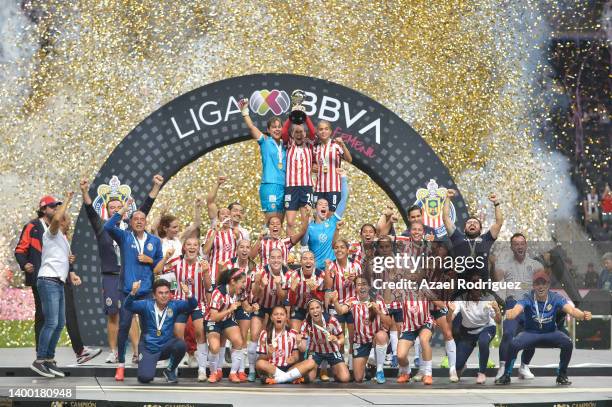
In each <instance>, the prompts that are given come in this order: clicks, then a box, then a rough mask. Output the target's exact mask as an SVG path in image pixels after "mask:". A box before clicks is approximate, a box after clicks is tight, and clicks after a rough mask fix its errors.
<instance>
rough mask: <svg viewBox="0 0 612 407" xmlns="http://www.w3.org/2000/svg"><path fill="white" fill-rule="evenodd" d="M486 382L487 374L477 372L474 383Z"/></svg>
mask: <svg viewBox="0 0 612 407" xmlns="http://www.w3.org/2000/svg"><path fill="white" fill-rule="evenodd" d="M486 382H487V376H485V374H484V373H478V376H476V383H477V384H485V383H486Z"/></svg>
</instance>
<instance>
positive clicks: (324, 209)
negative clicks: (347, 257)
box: [302, 169, 349, 269]
mask: <svg viewBox="0 0 612 407" xmlns="http://www.w3.org/2000/svg"><path fill="white" fill-rule="evenodd" d="M338 171H339V172H340V173H341V175H342V198H341V200H340V203H339V204H338V207H337V208H336V211H335V212H334V214H333V215H332V216H331V217H328V214H329V203H328V202H327V200H326V199H323V198H321V199H319V200H318V201H317V202H316V206H315V215H314V221H312V222H310V224H309V225H308V231H307V232H306V234H305V235H304V238H303V239H302V246H305V245H308V249H309V250H311V251H312V252H313V253H314V255H315V261H316V266H317V268H319V269H324V268H325V260H332V261H334V260H336V256H335V255H334V250H333V248H332V247H333V241H334V235H335V234H336V230H337V225H338V222H339V221H341V220H342V214H343V213H344V210H345V209H346V202H347V200H348V196H349V187H348V182H347V179H346V175H345V174H344V172H343V171H342V170H341V169H338Z"/></svg>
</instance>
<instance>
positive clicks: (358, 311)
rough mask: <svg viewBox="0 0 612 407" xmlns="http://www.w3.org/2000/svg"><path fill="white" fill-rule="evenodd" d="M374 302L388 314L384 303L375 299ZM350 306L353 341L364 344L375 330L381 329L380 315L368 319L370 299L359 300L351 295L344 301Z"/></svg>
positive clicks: (372, 337) (372, 336) (369, 340)
mask: <svg viewBox="0 0 612 407" xmlns="http://www.w3.org/2000/svg"><path fill="white" fill-rule="evenodd" d="M375 302H376V304H377V305H378V306H379V307H380V309H381V310H382V313H383V314H388V312H387V308H386V307H385V304H384V303H383V302H382V301H380V300H376V301H375ZM344 303H345V304H346V305H348V306H349V307H350V311H351V312H352V313H353V319H354V320H355V330H354V332H353V343H357V344H360V345H362V344H365V343H371V342H372V339H374V335H376V332H378V331H380V330H381V329H383V325H382V321H381V319H380V316H376V318H375V319H374V320H373V321H370V309H369V307H370V303H371V302H370V301H365V302H361V301H359V299H358V298H357V297H351V298H349V299H348V300H346V301H345V302H344Z"/></svg>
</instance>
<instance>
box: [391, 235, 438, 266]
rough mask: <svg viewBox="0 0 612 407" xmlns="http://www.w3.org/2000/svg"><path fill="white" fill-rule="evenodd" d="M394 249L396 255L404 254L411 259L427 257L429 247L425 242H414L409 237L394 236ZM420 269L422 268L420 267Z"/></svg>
mask: <svg viewBox="0 0 612 407" xmlns="http://www.w3.org/2000/svg"><path fill="white" fill-rule="evenodd" d="M395 247H396V250H397V253H400V254H406V255H408V256H410V257H411V258H413V259H416V258H418V257H419V256H421V255H428V254H429V252H430V251H431V246H430V245H429V244H428V242H426V241H424V240H423V241H421V242H415V241H413V240H412V238H411V237H409V236H395ZM421 267H422V266H421Z"/></svg>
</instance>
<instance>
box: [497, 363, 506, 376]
mask: <svg viewBox="0 0 612 407" xmlns="http://www.w3.org/2000/svg"><path fill="white" fill-rule="evenodd" d="M505 371H506V362H499V369H497V374H496V375H495V380H497V379H499V378H500V377H502V376H503V375H504V372H505Z"/></svg>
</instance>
